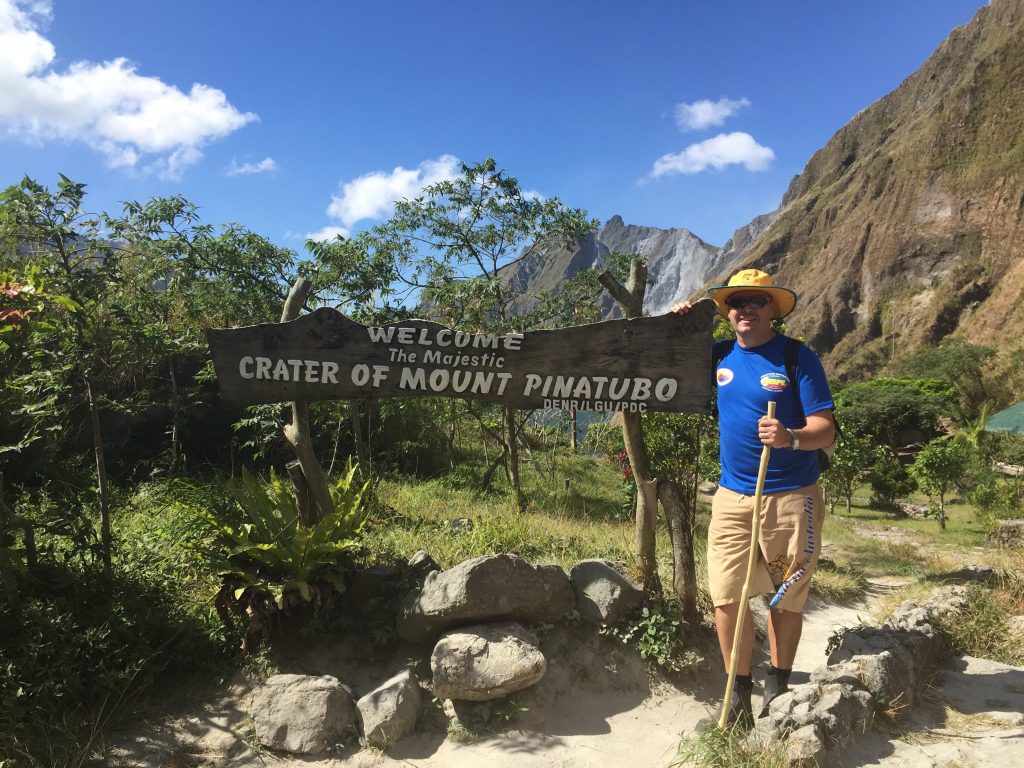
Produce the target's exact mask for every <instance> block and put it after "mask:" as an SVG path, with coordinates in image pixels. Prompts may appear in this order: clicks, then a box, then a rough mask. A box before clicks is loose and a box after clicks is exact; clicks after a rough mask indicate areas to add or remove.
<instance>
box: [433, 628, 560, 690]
mask: <svg viewBox="0 0 1024 768" xmlns="http://www.w3.org/2000/svg"><path fill="white" fill-rule="evenodd" d="M430 668H431V670H432V671H433V686H432V687H433V689H434V695H435V696H437V697H438V698H439V699H456V700H461V701H489V700H491V699H500V698H502V697H504V696H508V695H509V694H510V693H514V692H516V691H520V690H522V689H523V688H529V687H530V686H531V685H533V684H534V683H536V682H537V681H539V680H540V679H541V678H542V677H544V672H545V671H546V670H547V661H546V660H545V658H544V654H542V653H541V652H540V649H539V648H538V647H537V638H535V637H534V636H533V635H532V634H531V633H530V632H528V631H527V630H526V629H525V628H524V627H523V626H522V625H520V624H517V623H515V622H511V621H509V622H502V623H498V624H484V625H477V626H473V627H464V628H463V629H455V630H452V631H450V632H447V633H446V634H445V635H444V636H442V637H441V639H440V640H439V641H438V642H437V645H436V646H434V652H433V653H432V654H431V656H430Z"/></svg>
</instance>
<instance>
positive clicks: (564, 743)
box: [121, 602, 868, 768]
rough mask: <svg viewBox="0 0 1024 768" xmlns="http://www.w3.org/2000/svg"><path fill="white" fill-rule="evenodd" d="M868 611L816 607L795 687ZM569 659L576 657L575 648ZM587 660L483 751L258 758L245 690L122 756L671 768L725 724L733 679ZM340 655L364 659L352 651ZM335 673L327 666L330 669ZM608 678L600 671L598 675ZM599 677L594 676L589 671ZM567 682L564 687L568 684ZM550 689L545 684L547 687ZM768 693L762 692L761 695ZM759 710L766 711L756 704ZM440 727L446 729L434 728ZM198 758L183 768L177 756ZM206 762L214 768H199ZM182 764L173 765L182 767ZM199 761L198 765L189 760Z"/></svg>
mask: <svg viewBox="0 0 1024 768" xmlns="http://www.w3.org/2000/svg"><path fill="white" fill-rule="evenodd" d="M867 618H868V616H867V610H866V608H865V607H864V606H860V607H843V606H837V605H826V604H822V603H818V602H812V603H811V604H810V605H809V608H808V611H807V614H806V621H805V629H804V637H803V640H802V642H801V644H800V652H799V654H798V657H797V665H796V668H797V671H796V672H794V677H793V681H794V683H796V684H799V683H802V682H806V681H807V679H808V676H809V673H810V671H811V670H813V669H814V668H816V667H817V666H819V665H821V664H823V663H824V662H825V648H826V646H827V644H828V640H829V638H830V637H831V635H832V633H833V632H835V631H836V630H837V629H838V628H840V627H842V626H852V625H855V624H857V623H859V622H860V620H861V619H865V620H866V619H867ZM565 642H566V645H565V647H564V648H563V649H562V650H564V651H565V653H566V654H569V655H571V654H572V653H573V651H574V647H572V646H570V645H568V643H569V641H568V640H566V641H565ZM575 650H576V651H577V652H578V657H577V658H576V659H575V660H572V659H570V660H569V661H567V662H564V663H561V664H559V663H558V662H553V663H552V666H551V667H549V674H548V676H550V677H552V679H553V681H554V682H553V683H552V689H551V690H550V691H549V692H548V693H546V694H545V693H544V692H543V690H542V691H541V693H540V694H538V695H536V696H533V697H532V698H531V697H526V698H524V699H523V700H522V703H524V704H526V705H528V706H529V711H528V712H526V713H525V714H524V715H522V716H521V717H520V718H519V720H518V721H517V723H518V724H519V725H520V727H519V728H518V729H516V730H511V731H507V732H504V733H501V734H498V735H494V736H492V737H490V738H486V739H483V740H480V741H477V742H475V743H459V742H458V741H455V740H452V739H451V738H446V733H445V730H444V724H443V722H438V723H434V724H428V725H427V727H421V728H420V729H419V730H418V732H417V733H416V734H414V735H413V736H410V737H407V738H405V739H403V740H402V741H401V742H399V743H398V744H396V745H395V747H393V748H392V749H391V750H389V752H388V754H384V753H381V752H378V751H373V750H360V749H358V748H357V747H355V746H353V747H350V748H348V749H347V750H346V751H344V752H343V753H341V754H335V755H333V756H331V757H330V758H321V759H319V760H313V759H311V758H305V759H296V758H282V757H277V756H273V755H267V754H263V755H258V754H255V753H253V752H252V751H250V750H249V749H248V747H246V745H245V744H244V742H243V741H242V740H241V739H240V738H239V736H240V734H241V733H242V732H243V730H244V727H245V716H244V711H243V710H244V704H243V701H244V694H245V690H244V688H242V687H238V688H235V689H231V690H229V691H227V693H226V695H225V696H223V697H222V699H221V700H220V701H219V702H217V703H215V704H210V705H207V706H206V707H204V708H202V710H201V711H193V712H192V713H190V714H186V715H184V716H181V717H178V718H174V719H171V720H169V721H165V722H164V723H163V724H161V725H157V726H153V727H150V728H146V729H140V730H138V731H136V732H135V733H134V734H132V735H131V736H130V737H126V738H123V739H122V744H123V745H125V747H127V749H126V750H125V751H122V752H121V755H122V756H123V757H124V758H126V759H128V760H129V761H130V763H131V764H134V765H138V766H147V767H149V766H152V767H153V768H156V766H167V765H175V766H178V765H180V766H195V765H217V766H225V767H227V766H230V767H231V768H241V767H242V766H261V767H262V768H284V767H285V766H289V767H294V766H299V765H307V764H311V765H316V766H319V767H320V768H341V767H344V768H364V767H368V766H380V767H381V768H391V767H393V766H417V767H419V768H479V767H480V766H491V765H500V766H502V767H503V768H505V767H506V766H508V767H509V768H541V766H543V767H544V768H552V767H555V768H557V767H560V766H564V767H565V768H570V767H571V768H591V767H592V768H598V766H600V767H601V768H605V766H609V765H629V766H631V768H663V766H667V765H668V764H669V763H670V762H671V761H672V759H673V758H674V757H675V754H676V750H677V748H678V745H679V741H680V739H681V737H682V736H684V735H687V734H692V733H693V732H694V729H695V728H696V725H697V723H698V721H700V720H701V719H702V718H705V717H709V716H710V717H715V718H717V716H718V713H719V709H718V707H719V706H720V704H719V697H720V696H721V691H722V690H724V687H725V680H724V678H725V676H724V674H722V673H721V672H719V671H715V672H714V673H710V672H709V673H706V674H704V675H703V676H702V677H701V679H699V680H696V681H692V682H691V683H690V684H689V686H688V687H686V688H685V689H682V690H681V689H680V688H677V687H674V686H669V685H667V684H655V687H654V688H653V689H652V688H651V681H650V680H649V678H648V677H647V675H646V673H645V671H644V670H643V668H642V666H640V665H639V663H638V662H637V661H636V660H635V658H633V659H632V660H630V658H629V657H627V656H626V655H625V654H622V655H621V657H615V655H614V654H613V657H609V658H606V659H602V658H600V657H599V655H598V654H599V651H598V649H597V648H596V647H594V648H589V647H580V648H578V649H575ZM338 652H339V653H345V654H349V655H355V656H358V652H357V651H354V650H353V649H351V648H348V649H341V650H339V651H338ZM310 663H311V664H312V663H316V662H314V661H311V662H310ZM324 663H326V662H324ZM598 666H600V667H601V669H600V670H597V669H596V667H598ZM588 668H589V669H591V670H592V672H591V673H590V674H581V673H580V672H581V670H586V669H588ZM559 679H561V683H559V682H558V681H559ZM542 682H543V681H542ZM758 693H759V691H758ZM755 704H756V702H755ZM431 725H434V726H436V727H431ZM173 752H177V753H178V754H179V755H183V754H184V753H186V752H187V753H190V754H191V755H192V756H193V757H191V758H183V759H182V760H181V761H179V762H177V763H175V762H172V761H171V760H169V759H168V755H169V753H173ZM200 755H202V756H203V758H204V759H205V760H206V762H205V763H204V762H198V761H197V760H198V759H200V758H199V756H200ZM172 759H173V758H172ZM189 759H190V760H191V762H189V761H187V760H189Z"/></svg>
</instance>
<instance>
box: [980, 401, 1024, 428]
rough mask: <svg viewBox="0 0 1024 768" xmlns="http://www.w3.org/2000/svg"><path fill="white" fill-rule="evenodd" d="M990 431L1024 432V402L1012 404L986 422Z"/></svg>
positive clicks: (986, 426)
mask: <svg viewBox="0 0 1024 768" xmlns="http://www.w3.org/2000/svg"><path fill="white" fill-rule="evenodd" d="M985 429H986V430H987V431H989V432H1015V433H1017V434H1024V402H1020V403H1017V404H1016V405H1011V406H1010V407H1009V408H1007V409H1006V410H1004V411H1000V412H999V413H997V414H995V415H993V416H992V418H990V419H989V420H988V421H986V422H985Z"/></svg>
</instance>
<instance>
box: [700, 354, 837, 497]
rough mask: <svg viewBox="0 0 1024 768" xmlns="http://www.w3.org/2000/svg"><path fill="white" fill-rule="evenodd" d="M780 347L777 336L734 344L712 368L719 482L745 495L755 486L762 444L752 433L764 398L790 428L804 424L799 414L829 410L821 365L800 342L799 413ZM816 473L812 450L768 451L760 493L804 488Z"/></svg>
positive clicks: (763, 412)
mask: <svg viewBox="0 0 1024 768" xmlns="http://www.w3.org/2000/svg"><path fill="white" fill-rule="evenodd" d="M718 343H719V344H724V343H728V342H718ZM785 350H786V337H785V336H783V335H782V334H776V335H775V336H774V337H773V338H772V339H771V341H768V342H766V343H764V344H762V345H761V346H759V347H753V348H751V349H744V348H743V347H741V346H740V345H739V343H735V344H733V348H732V350H731V351H730V352H729V353H728V354H727V355H726V356H725V357H723V358H722V360H721V362H719V364H718V368H717V370H716V371H715V378H716V382H717V386H718V426H719V458H720V459H721V463H722V479H721V481H720V483H721V484H722V485H723V486H724V487H726V488H728V489H729V490H730V491H735V492H736V493H742V494H746V495H748V496H749V495H753V494H754V492H755V490H756V488H757V470H758V468H759V467H760V465H761V449H762V448H763V446H762V445H761V441H760V440H759V438H758V435H757V420H758V419H759V418H761V417H762V416H764V415H766V414H767V413H768V401H769V400H774V401H775V403H776V406H775V418H777V419H778V420H779V421H781V422H782V423H783V425H784V426H786V427H788V428H789V429H797V428H799V427H802V426H804V423H805V420H804V414H808V413H817V412H818V411H825V410H829V409H831V408H833V402H832V393H831V392H829V388H828V379H827V378H826V377H825V369H824V368H822V366H821V361H819V360H818V356H817V355H815V354H814V352H812V351H811V350H810V349H808V348H807V346H805V345H803V344H801V345H800V352H799V355H798V356H797V366H796V375H797V379H798V381H797V386H799V387H800V399H801V401H802V403H803V407H804V413H800V412H799V410H798V408H797V402H796V398H794V397H793V394H792V389H791V387H792V386H793V383H792V382H790V380H789V377H788V376H787V375H786V361H785ZM818 474H819V472H818V456H817V452H816V451H791V450H788V449H772V451H771V455H770V457H769V460H768V472H767V474H766V475H765V481H764V492H765V493H776V492H778V491H789V490H793V489H794V488H803V487H804V486H805V485H811V484H812V483H814V482H816V481H817V479H818Z"/></svg>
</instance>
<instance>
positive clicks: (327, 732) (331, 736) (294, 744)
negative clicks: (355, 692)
mask: <svg viewBox="0 0 1024 768" xmlns="http://www.w3.org/2000/svg"><path fill="white" fill-rule="evenodd" d="M249 716H250V717H251V718H252V720H253V723H254V724H255V726H256V738H257V739H258V740H259V742H260V744H262V745H263V746H265V747H269V748H270V749H277V750H282V751H285V752H297V753H299V754H304V755H315V754H318V753H320V752H323V751H324V750H325V749H327V748H328V747H330V746H332V745H334V744H337V743H338V742H339V741H341V739H342V737H343V736H344V735H345V733H346V732H347V731H348V730H349V729H351V728H353V726H354V725H355V703H354V701H353V699H352V691H351V690H350V689H349V688H348V686H345V685H343V684H342V683H341V682H340V681H339V680H338V679H337V678H335V677H331V676H330V675H324V676H321V677H317V676H313V675H274V676H273V677H270V678H268V679H267V680H266V681H265V682H264V683H263V684H262V685H260V686H259V687H258V688H256V690H255V691H253V694H252V697H251V698H250V700H249Z"/></svg>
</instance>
